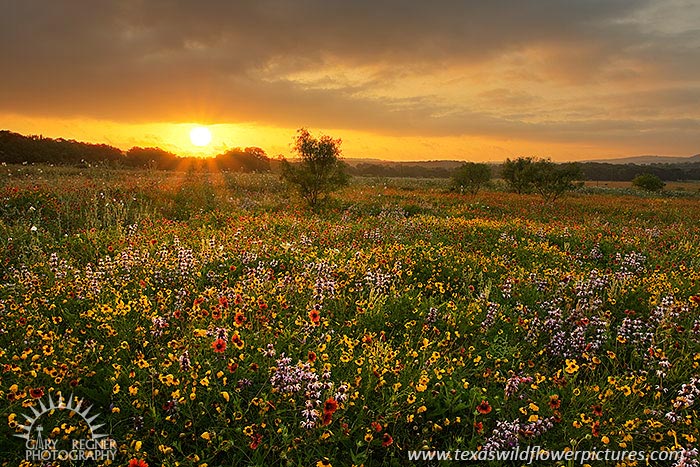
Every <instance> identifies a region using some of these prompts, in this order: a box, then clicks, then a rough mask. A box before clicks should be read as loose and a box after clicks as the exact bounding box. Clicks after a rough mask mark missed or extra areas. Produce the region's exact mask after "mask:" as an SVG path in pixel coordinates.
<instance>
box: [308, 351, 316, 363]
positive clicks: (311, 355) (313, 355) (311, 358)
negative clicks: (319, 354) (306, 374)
mask: <svg viewBox="0 0 700 467" xmlns="http://www.w3.org/2000/svg"><path fill="white" fill-rule="evenodd" d="M309 361H310V362H311V363H313V362H315V361H316V352H311V351H310V352H309Z"/></svg>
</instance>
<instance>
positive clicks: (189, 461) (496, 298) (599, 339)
mask: <svg viewBox="0 0 700 467" xmlns="http://www.w3.org/2000/svg"><path fill="white" fill-rule="evenodd" d="M587 186H589V187H596V186H598V185H597V184H595V183H593V184H587ZM600 186H601V187H606V185H605V184H601V185H600ZM607 187H608V188H614V189H620V191H619V192H612V193H609V192H598V191H593V190H591V191H590V192H587V193H574V194H571V195H568V196H565V197H563V198H562V199H560V200H558V201H557V202H556V203H553V204H551V205H545V204H543V203H542V201H541V199H540V198H539V197H537V196H535V195H516V194H512V193H506V192H503V191H486V192H483V193H480V194H478V195H476V196H464V195H460V194H458V193H451V192H448V191H447V189H446V188H447V182H446V181H444V180H429V179H424V180H408V179H354V180H353V182H352V184H351V185H350V186H349V187H348V188H346V189H344V190H342V191H340V192H338V193H336V194H335V196H334V198H333V200H332V202H331V203H330V205H329V206H328V208H327V209H326V211H325V212H323V213H322V214H320V215H316V214H311V213H309V212H308V211H307V210H306V209H305V207H304V206H303V205H302V204H301V203H299V202H298V201H297V199H296V197H295V196H294V194H293V193H292V192H290V191H288V190H287V188H286V187H285V186H284V185H283V184H282V183H281V182H280V181H279V178H278V177H276V176H274V175H231V174H218V173H217V174H197V173H189V174H188V173H173V172H158V171H108V170H100V169H92V170H89V169H55V168H39V167H29V168H18V167H3V168H2V169H1V170H0V265H1V266H0V369H2V371H0V397H1V398H2V400H3V403H2V404H0V418H2V420H3V423H0V440H1V441H0V459H2V460H0V465H3V466H10V465H20V464H21V462H22V459H24V454H25V453H24V449H25V445H24V441H23V440H21V439H19V438H15V437H13V436H12V435H13V434H18V433H21V427H20V425H21V424H22V423H24V422H25V418H24V416H23V414H31V410H30V408H29V407H30V406H32V405H35V406H36V405H37V403H38V401H39V400H43V401H46V400H47V399H46V397H47V395H49V394H51V395H53V396H55V395H56V394H57V392H58V391H60V392H61V393H62V394H64V395H66V396H68V395H70V394H74V395H76V396H77V397H79V398H84V399H85V400H86V403H91V404H94V407H93V412H92V413H95V414H98V413H99V414H100V418H99V420H98V421H99V422H100V423H104V424H105V425H104V426H103V427H102V428H101V430H103V431H104V432H106V433H108V434H109V435H110V436H111V438H112V439H114V440H115V441H116V442H117V444H118V450H117V460H116V462H115V463H113V464H112V465H126V464H127V462H128V461H129V460H130V459H133V458H143V459H145V460H146V461H147V462H148V463H149V465H150V466H156V465H165V466H175V465H179V466H204V465H207V466H210V467H212V466H230V465H290V466H296V465H304V466H309V465H312V466H313V465H328V464H332V465H333V466H343V465H352V464H355V465H360V464H364V465H407V464H411V462H408V455H409V454H408V453H409V451H412V450H421V449H424V450H433V449H442V450H486V451H489V450H491V451H496V450H509V449H512V448H513V447H515V446H519V447H520V449H521V450H523V449H525V448H526V447H527V446H541V447H542V448H543V449H547V450H549V451H557V450H565V449H578V450H582V449H596V450H599V451H605V450H606V449H610V450H634V451H645V452H646V453H649V452H652V451H660V450H667V451H668V450H671V451H677V452H679V451H680V450H681V449H682V448H691V447H694V446H696V445H697V442H698V438H699V437H700V433H699V432H698V429H699V427H700V419H698V404H697V403H696V400H697V399H698V398H699V397H700V379H698V374H699V372H700V318H698V313H699V311H700V308H699V306H700V204H699V203H700V199H698V198H697V197H695V196H680V197H668V196H655V195H646V194H645V195H639V194H637V193H636V192H630V191H629V190H624V189H626V188H629V184H613V183H608V185H607ZM669 188H672V189H674V190H678V189H680V188H683V189H684V190H685V191H694V190H697V189H698V188H700V183H697V182H694V183H690V184H669ZM76 418H77V417H74V418H72V419H71V418H65V419H61V420H56V419H52V418H51V417H48V416H47V417H46V419H44V420H43V428H44V434H45V435H46V436H48V437H49V438H51V439H53V440H55V441H56V442H57V443H59V444H60V443H67V439H68V438H75V437H76V436H78V435H81V434H85V433H87V431H88V428H87V426H86V425H85V423H84V422H81V421H80V420H76ZM78 437H79V436H78ZM667 464H668V465H671V464H672V462H668V463H667ZM667 464H664V465H667ZM66 465H68V463H66ZM426 465H427V463H426ZM492 465H499V464H498V463H493V464H492ZM502 465H511V463H508V462H504V463H503V464H502ZM539 465H543V463H542V462H540V463H539ZM548 465H550V464H548ZM576 465H579V464H578V463H576ZM594 465H595V464H594ZM611 465H612V464H611ZM627 465H632V464H630V463H628V464H627ZM637 465H643V464H642V463H639V464H637ZM650 465H654V463H653V462H652V463H651V464H650Z"/></svg>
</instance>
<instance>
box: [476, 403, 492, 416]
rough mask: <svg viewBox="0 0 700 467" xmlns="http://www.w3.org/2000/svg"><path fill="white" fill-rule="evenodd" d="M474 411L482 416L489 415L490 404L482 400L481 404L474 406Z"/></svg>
mask: <svg viewBox="0 0 700 467" xmlns="http://www.w3.org/2000/svg"><path fill="white" fill-rule="evenodd" d="M476 411H477V412H479V413H480V414H482V415H486V414H488V413H491V404H489V401H486V400H483V401H481V404H479V405H477V406H476Z"/></svg>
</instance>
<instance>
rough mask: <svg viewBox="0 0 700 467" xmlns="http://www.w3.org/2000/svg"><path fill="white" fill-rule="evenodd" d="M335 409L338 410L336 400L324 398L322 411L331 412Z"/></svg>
mask: <svg viewBox="0 0 700 467" xmlns="http://www.w3.org/2000/svg"><path fill="white" fill-rule="evenodd" d="M336 410H338V401H336V400H335V399H333V398H332V397H329V398H328V399H326V402H324V404H323V412H324V413H330V414H333V413H334V412H335V411H336Z"/></svg>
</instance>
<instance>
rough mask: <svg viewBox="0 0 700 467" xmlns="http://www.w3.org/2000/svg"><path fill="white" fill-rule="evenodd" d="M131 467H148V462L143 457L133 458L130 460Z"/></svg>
mask: <svg viewBox="0 0 700 467" xmlns="http://www.w3.org/2000/svg"><path fill="white" fill-rule="evenodd" d="M129 467H148V463H146V461H145V460H143V459H131V460H130V461H129Z"/></svg>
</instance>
